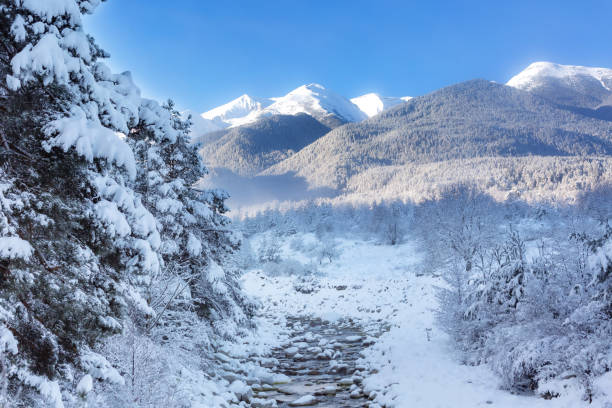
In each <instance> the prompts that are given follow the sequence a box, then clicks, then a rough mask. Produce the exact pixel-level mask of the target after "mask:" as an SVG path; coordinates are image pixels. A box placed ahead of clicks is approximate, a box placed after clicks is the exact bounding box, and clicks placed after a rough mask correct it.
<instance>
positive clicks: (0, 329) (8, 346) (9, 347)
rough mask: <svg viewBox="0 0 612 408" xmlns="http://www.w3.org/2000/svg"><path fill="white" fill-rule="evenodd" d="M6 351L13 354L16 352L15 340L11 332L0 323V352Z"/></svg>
mask: <svg viewBox="0 0 612 408" xmlns="http://www.w3.org/2000/svg"><path fill="white" fill-rule="evenodd" d="M7 351H8V352H9V353H11V354H13V355H15V354H17V340H16V339H15V337H14V336H13V333H12V332H11V331H10V330H9V329H8V328H7V327H6V326H5V325H3V324H2V325H0V354H4V353H6V352H7Z"/></svg>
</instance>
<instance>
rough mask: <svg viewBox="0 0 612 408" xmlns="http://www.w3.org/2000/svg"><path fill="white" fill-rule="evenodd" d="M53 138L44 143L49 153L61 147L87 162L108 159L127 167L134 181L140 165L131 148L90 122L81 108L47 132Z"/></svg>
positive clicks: (100, 126) (48, 127)
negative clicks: (82, 157) (137, 165)
mask: <svg viewBox="0 0 612 408" xmlns="http://www.w3.org/2000/svg"><path fill="white" fill-rule="evenodd" d="M45 133H46V134H47V136H49V137H50V139H49V140H47V141H46V142H45V143H44V147H45V149H46V150H47V151H51V149H52V148H53V147H60V148H62V149H63V150H64V151H68V150H69V149H71V148H73V147H74V148H75V150H76V152H77V153H78V154H80V155H82V156H84V157H85V158H86V159H87V160H89V161H93V159H94V158H102V159H106V160H108V161H109V162H115V163H116V164H117V165H119V166H123V167H125V169H126V170H127V172H128V174H129V176H130V178H131V179H134V178H135V177H136V161H135V159H134V153H133V152H132V149H131V148H130V146H129V145H128V144H127V143H126V142H125V141H124V140H122V139H121V138H120V137H119V136H117V134H116V133H115V132H114V131H112V130H110V129H108V128H106V127H103V126H102V125H100V124H99V123H97V122H96V121H93V120H89V119H88V118H87V116H86V115H85V112H84V111H83V110H82V109H80V108H76V107H75V108H73V110H72V115H71V116H69V117H66V118H61V119H57V120H54V121H52V122H51V123H49V125H47V127H46V128H45Z"/></svg>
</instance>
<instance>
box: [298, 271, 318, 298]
mask: <svg viewBox="0 0 612 408" xmlns="http://www.w3.org/2000/svg"><path fill="white" fill-rule="evenodd" d="M320 288H321V285H320V283H319V280H318V279H317V278H316V277H315V276H313V275H305V276H300V277H299V278H297V279H296V280H295V281H294V282H293V289H294V290H295V291H296V292H299V293H304V294H307V295H308V294H311V293H314V292H317V291H318V290H319V289H320Z"/></svg>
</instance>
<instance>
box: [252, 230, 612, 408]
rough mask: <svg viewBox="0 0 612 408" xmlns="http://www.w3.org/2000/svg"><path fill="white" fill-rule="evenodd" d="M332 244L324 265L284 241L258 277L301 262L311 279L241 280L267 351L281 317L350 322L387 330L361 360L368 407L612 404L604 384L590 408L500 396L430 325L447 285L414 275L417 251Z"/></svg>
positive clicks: (310, 241) (310, 251)
mask: <svg viewBox="0 0 612 408" xmlns="http://www.w3.org/2000/svg"><path fill="white" fill-rule="evenodd" d="M264 236H265V234H259V235H256V236H255V237H253V238H252V239H251V244H252V247H253V249H254V252H257V251H259V250H261V247H262V245H265V244H264V243H265V242H266V240H267V239H268V238H264ZM296 243H300V244H296ZM335 244H336V245H335V251H333V252H334V256H332V258H333V259H332V260H331V262H330V261H329V259H327V258H324V257H316V256H315V254H316V253H317V252H318V251H319V250H320V245H321V242H319V241H318V239H317V238H316V237H315V236H314V234H296V235H293V236H290V237H283V238H280V251H279V253H280V261H279V265H281V267H280V268H275V269H268V268H266V267H265V265H264V269H268V271H270V270H272V271H274V272H275V273H279V272H282V265H287V266H288V269H293V270H295V269H296V268H295V264H296V263H299V264H302V265H304V266H305V267H304V269H307V270H311V271H312V270H313V269H316V275H315V277H314V278H304V277H303V275H302V276H300V275H289V276H287V275H282V274H279V275H277V276H271V275H270V273H266V272H264V270H263V269H261V268H259V269H252V270H250V271H248V272H247V273H246V274H245V276H244V278H243V283H244V288H245V290H246V291H247V292H248V293H249V294H250V295H252V296H254V297H255V298H257V299H258V300H259V301H260V302H261V307H262V309H261V312H262V317H261V318H260V319H261V321H260V324H261V325H262V326H261V327H262V330H261V331H260V342H261V344H265V347H274V346H279V345H281V344H283V342H285V341H286V339H287V333H286V331H285V330H286V327H285V326H284V324H283V319H284V317H285V316H308V317H312V318H321V319H323V320H329V321H335V320H340V319H352V320H353V321H355V322H357V323H358V324H360V325H361V326H363V327H364V329H365V330H366V331H371V332H375V331H377V330H379V331H380V330H381V329H384V330H386V331H385V332H384V333H383V334H382V335H381V336H380V337H379V339H378V340H377V341H376V343H375V344H374V345H373V346H371V347H370V348H368V349H366V350H364V354H363V355H364V357H363V361H361V363H362V364H364V365H365V366H367V367H369V369H370V370H371V371H373V372H375V374H372V375H370V376H369V377H368V378H366V379H365V381H364V384H363V386H364V391H365V392H366V393H370V392H374V393H376V398H375V399H374V402H373V403H372V405H371V406H373V407H376V406H377V405H375V404H376V403H378V404H380V405H381V406H387V407H391V406H393V407H414V406H418V407H420V408H430V407H431V408H434V407H459V408H460V407H480V406H483V407H484V406H493V407H503V408H515V407H538V408H539V407H546V408H561V407H563V408H570V407H582V406H585V407H586V406H589V407H602V408H603V407H610V406H611V405H609V403H607V402H606V401H608V400H612V399H611V398H612V388H611V387H610V385H611V384H612V382H611V381H605V379H602V380H601V381H600V384H599V385H598V386H599V389H598V390H596V395H598V397H597V398H596V399H595V400H594V401H593V402H592V403H591V404H590V405H589V404H588V403H586V402H585V401H582V400H581V399H580V395H581V394H580V391H578V390H576V392H573V390H567V389H566V390H565V391H564V395H563V396H562V397H560V398H555V399H553V400H544V399H541V398H537V397H534V396H530V395H514V394H511V393H510V392H507V391H505V390H502V389H500V387H499V382H498V380H497V377H496V375H495V374H494V373H493V372H491V371H490V370H489V369H488V368H487V367H486V366H476V367H474V366H466V365H462V364H461V362H460V356H458V355H457V353H456V352H455V351H454V349H453V345H452V344H451V342H450V340H449V337H448V336H447V335H446V334H445V333H443V332H442V331H441V330H440V329H439V328H438V327H437V326H436V322H435V309H436V307H437V300H436V287H437V286H441V285H443V282H442V280H441V279H440V278H436V277H432V276H429V275H423V274H421V273H420V270H421V258H420V256H419V254H418V253H417V251H416V245H414V243H411V242H407V243H404V244H402V245H397V246H387V245H380V244H378V243H376V242H373V241H359V240H335ZM326 245H328V246H329V245H330V244H329V242H328V243H327V244H326ZM298 269H299V268H298ZM296 288H297V289H298V290H296ZM304 289H307V290H304ZM265 347H264V348H265ZM606 392H607V393H608V394H609V395H610V396H607V395H606Z"/></svg>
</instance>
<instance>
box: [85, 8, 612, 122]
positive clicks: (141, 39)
mask: <svg viewBox="0 0 612 408" xmlns="http://www.w3.org/2000/svg"><path fill="white" fill-rule="evenodd" d="M610 16H612V2H610V1H609V0H601V1H600V0H592V1H588V0H583V1H581V2H578V1H564V0H557V1H543V0H531V1H496V0H493V1H490V0H489V1H433V0H432V1H410V0H404V1H386V0H377V1H372V0H370V1H361V0H350V1H344V0H324V1H319V0H301V1H294V0H284V1H276V0H266V1H263V0H260V1H240V0H235V1H209V0H176V1H168V0H165V1H162V0H109V1H108V2H106V3H103V4H102V5H101V6H100V7H99V8H98V10H97V12H96V14H95V15H93V16H91V17H88V18H87V19H86V21H85V27H86V30H87V31H89V32H90V33H92V34H93V35H94V37H95V38H96V39H97V41H98V43H99V44H100V45H101V46H102V47H103V48H104V49H106V50H107V51H109V52H110V53H111V59H110V65H111V67H112V68H113V69H114V70H117V71H124V70H130V71H132V73H133V75H134V77H135V80H136V82H137V83H138V85H139V86H140V87H141V89H142V90H143V93H144V94H145V95H146V96H149V97H154V98H157V99H166V98H168V97H172V99H174V100H175V101H176V102H177V103H178V104H179V106H180V107H181V108H190V109H194V110H196V111H199V112H201V111H205V110H208V109H210V108H213V107H215V106H218V105H220V104H223V103H225V102H228V101H229V100H231V99H233V98H235V97H238V96H240V95H241V94H243V93H248V94H250V95H252V96H261V97H267V96H280V95H283V94H285V93H287V92H288V91H290V90H292V89H293V88H296V87H298V86H300V85H302V84H305V83H311V82H317V83H320V84H322V85H324V86H326V87H327V88H329V89H331V90H333V91H335V92H338V93H340V94H342V95H344V96H347V97H353V96H357V95H361V94H363V93H367V92H378V93H381V94H383V95H389V96H403V95H413V96H414V95H422V94H425V93H428V92H431V91H433V90H435V89H438V88H440V87H443V86H445V85H449V84H452V83H456V82H460V81H463V80H468V79H473V78H486V79H490V80H494V81H498V82H505V81H507V80H508V79H509V78H510V77H511V76H512V75H513V74H514V73H517V72H519V71H520V70H521V69H523V68H524V67H525V66H527V65H528V64H529V63H530V62H532V61H540V60H546V61H553V62H558V63H562V64H573V65H589V66H604V67H612V23H611V22H610Z"/></svg>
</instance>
